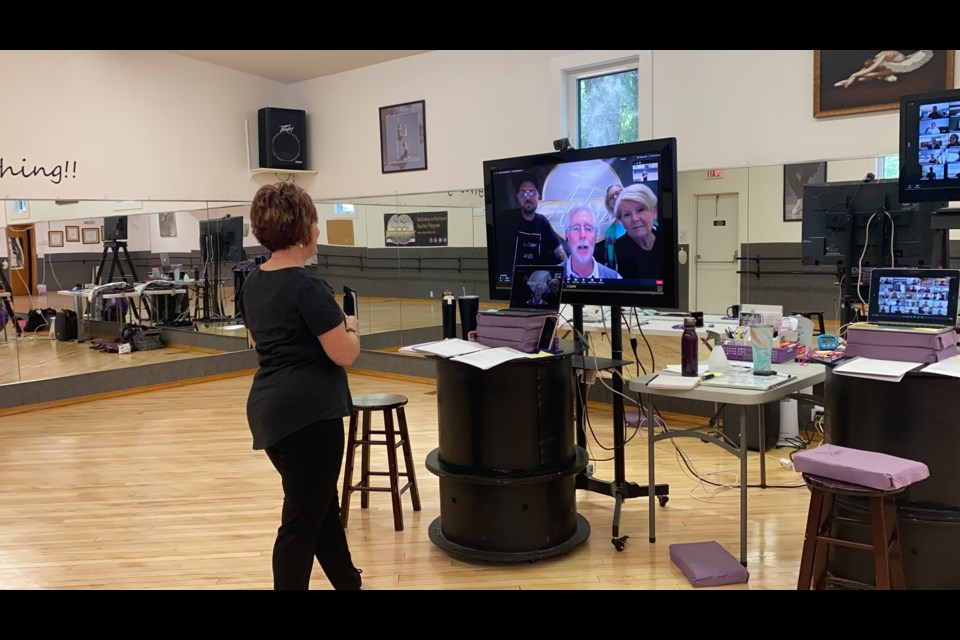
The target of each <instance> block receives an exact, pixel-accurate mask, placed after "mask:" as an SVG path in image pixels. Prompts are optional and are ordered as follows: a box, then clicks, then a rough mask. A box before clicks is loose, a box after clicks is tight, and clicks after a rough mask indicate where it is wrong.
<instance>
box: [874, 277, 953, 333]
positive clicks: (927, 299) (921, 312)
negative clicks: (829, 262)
mask: <svg viewBox="0 0 960 640" xmlns="http://www.w3.org/2000/svg"><path fill="white" fill-rule="evenodd" d="M958 289H960V270H958V269H874V270H873V272H872V273H871V274H870V302H869V304H868V307H867V321H868V322H871V323H875V324H877V325H880V326H890V327H905V328H906V327H930V328H947V327H950V328H953V327H956V326H957V299H958V295H957V292H958Z"/></svg>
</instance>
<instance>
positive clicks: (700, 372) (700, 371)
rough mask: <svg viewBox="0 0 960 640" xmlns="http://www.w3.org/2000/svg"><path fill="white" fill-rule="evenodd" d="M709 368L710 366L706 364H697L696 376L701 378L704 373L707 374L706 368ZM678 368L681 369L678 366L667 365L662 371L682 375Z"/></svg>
mask: <svg viewBox="0 0 960 640" xmlns="http://www.w3.org/2000/svg"><path fill="white" fill-rule="evenodd" d="M709 366H710V365H708V364H707V363H706V362H704V363H703V364H698V365H697V375H698V376H702V375H703V374H705V373H706V372H707V367H709ZM680 367H681V365H679V364H668V365H667V366H666V367H664V368H663V369H664V371H672V372H673V373H683V370H682V369H681V368H680Z"/></svg>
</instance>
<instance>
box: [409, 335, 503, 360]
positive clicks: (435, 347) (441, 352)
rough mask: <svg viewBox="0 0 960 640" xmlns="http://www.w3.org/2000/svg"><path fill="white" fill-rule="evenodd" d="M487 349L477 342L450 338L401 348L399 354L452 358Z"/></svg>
mask: <svg viewBox="0 0 960 640" xmlns="http://www.w3.org/2000/svg"><path fill="white" fill-rule="evenodd" d="M484 349H487V347H485V346H483V345H482V344H480V343H479V342H469V341H467V340H460V339H459V338H450V339H448V340H437V341H435V342H423V343H421V344H414V345H410V346H409V347H401V348H400V353H430V354H433V355H435V356H440V357H442V358H452V357H454V356H459V355H463V354H465V353H473V352H474V351H481V350H484Z"/></svg>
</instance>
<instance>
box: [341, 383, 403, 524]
mask: <svg viewBox="0 0 960 640" xmlns="http://www.w3.org/2000/svg"><path fill="white" fill-rule="evenodd" d="M352 404H353V408H352V412H351V414H350V432H349V434H348V436H347V456H346V457H347V461H346V465H345V469H344V472H343V495H342V497H341V503H340V522H342V523H343V527H344V528H346V527H347V520H348V518H349V517H350V494H352V493H353V492H354V491H360V492H361V495H360V508H361V509H366V508H367V507H368V506H369V504H370V496H369V495H368V493H369V492H370V491H389V492H390V496H391V498H392V499H393V528H394V529H396V530H397V531H403V509H402V508H401V507H400V494H401V493H403V492H404V491H406V490H407V489H410V496H411V498H412V499H413V510H414V511H420V492H419V491H417V477H416V474H415V473H414V470H413V454H412V453H411V451H410V435H409V433H408V432H407V418H406V415H405V414H404V412H403V406H404V405H405V404H407V398H406V397H405V396H402V395H399V394H396V393H372V394H368V395H363V396H357V397H355V398H353V402H352ZM394 410H396V412H397V423H398V426H399V430H400V439H399V440H398V439H397V436H396V431H395V430H394V425H393V413H392V412H393V411H394ZM374 411H383V423H384V430H383V431H371V429H370V416H371V414H372V412H374ZM361 413H362V414H363V432H362V434H361V436H360V438H359V439H358V438H357V423H358V418H359V415H360V414H361ZM372 435H382V436H385V439H384V440H371V439H370V436H372ZM375 444H378V445H385V446H386V447H387V467H388V469H387V471H370V445H375ZM357 445H361V447H360V452H361V455H360V482H359V483H358V484H353V459H354V455H355V453H356V449H357ZM399 446H402V447H403V465H404V469H405V470H406V471H405V472H404V473H400V472H399V471H398V470H397V447H399ZM371 476H387V477H388V478H390V486H389V487H373V486H371V485H370V477H371ZM400 476H406V478H407V483H406V484H405V485H403V487H401V486H400Z"/></svg>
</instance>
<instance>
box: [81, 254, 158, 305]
mask: <svg viewBox="0 0 960 640" xmlns="http://www.w3.org/2000/svg"><path fill="white" fill-rule="evenodd" d="M121 251H122V252H123V259H121V258H120V252H121ZM107 254H111V260H110V273H109V274H108V276H107V282H113V274H114V272H115V271H117V270H119V271H120V279H121V280H124V281H126V279H127V275H126V273H124V271H123V263H124V261H126V264H127V267H128V268H129V269H130V284H133V283H135V282H137V281H138V280H139V279H140V277H139V276H138V275H137V268H136V267H135V266H133V260H131V259H130V252H129V251H127V243H126V242H124V241H123V240H105V241H104V243H103V254H102V255H101V256H100V266H98V267H97V277H96V278H95V279H94V280H95V284H103V282H102V281H101V278H102V276H103V267H104V265H105V264H106V262H107ZM143 308H144V309H145V310H146V311H147V313H148V314H149V313H150V305H149V303H148V302H147V300H146V297H144V299H143Z"/></svg>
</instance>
